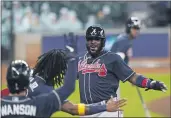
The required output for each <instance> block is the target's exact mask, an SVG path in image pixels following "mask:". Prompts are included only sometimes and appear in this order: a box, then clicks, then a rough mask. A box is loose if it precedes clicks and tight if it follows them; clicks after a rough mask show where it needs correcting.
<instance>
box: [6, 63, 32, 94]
mask: <svg viewBox="0 0 171 118" xmlns="http://www.w3.org/2000/svg"><path fill="white" fill-rule="evenodd" d="M29 77H30V68H29V67H28V64H27V63H26V62H25V61H23V60H15V61H12V63H11V64H10V65H9V67H8V69H7V77H6V79H7V84H8V89H9V91H10V93H13V94H14V93H19V92H21V91H24V90H25V89H26V88H28V86H29Z"/></svg>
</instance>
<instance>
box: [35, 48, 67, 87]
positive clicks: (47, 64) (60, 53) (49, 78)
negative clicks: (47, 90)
mask: <svg viewBox="0 0 171 118" xmlns="http://www.w3.org/2000/svg"><path fill="white" fill-rule="evenodd" d="M65 56H66V55H65V52H64V50H62V49H53V50H50V51H48V52H47V53H44V54H42V55H41V56H40V57H38V60H37V64H36V66H35V67H34V73H33V76H34V75H36V74H38V75H39V76H41V77H42V78H44V79H45V80H46V84H47V85H50V86H53V87H54V86H55V85H56V86H58V85H59V86H60V85H61V84H62V82H63V81H62V80H63V78H64V75H65V73H66V69H67V61H66V58H65Z"/></svg>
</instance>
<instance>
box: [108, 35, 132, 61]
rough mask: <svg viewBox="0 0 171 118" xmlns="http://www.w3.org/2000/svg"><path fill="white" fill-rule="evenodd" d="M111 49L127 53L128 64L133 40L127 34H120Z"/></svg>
mask: <svg viewBox="0 0 171 118" xmlns="http://www.w3.org/2000/svg"><path fill="white" fill-rule="evenodd" d="M111 51H112V52H114V53H117V52H122V53H124V54H125V59H124V61H125V63H127V64H128V62H129V57H130V55H131V54H130V53H132V40H130V39H128V35H127V34H125V33H124V34H120V35H119V36H118V37H117V39H116V41H115V43H114V44H113V46H112V48H111Z"/></svg>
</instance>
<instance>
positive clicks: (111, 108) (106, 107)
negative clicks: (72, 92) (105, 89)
mask: <svg viewBox="0 0 171 118" xmlns="http://www.w3.org/2000/svg"><path fill="white" fill-rule="evenodd" d="M125 105H126V99H121V100H118V101H114V100H113V98H111V99H110V100H109V101H108V102H107V104H102V103H101V102H99V103H93V104H73V103H71V102H69V101H68V102H66V103H65V104H63V106H62V111H64V112H67V113H69V114H71V115H80V116H84V115H92V114H96V113H100V112H103V111H108V112H115V111H120V110H121V109H120V108H121V107H123V106H125Z"/></svg>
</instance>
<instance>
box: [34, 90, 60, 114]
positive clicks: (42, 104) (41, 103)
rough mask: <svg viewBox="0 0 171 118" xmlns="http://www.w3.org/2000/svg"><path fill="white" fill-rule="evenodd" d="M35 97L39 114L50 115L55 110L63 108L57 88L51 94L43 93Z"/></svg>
mask: <svg viewBox="0 0 171 118" xmlns="http://www.w3.org/2000/svg"><path fill="white" fill-rule="evenodd" d="M33 99H35V104H36V105H37V107H38V109H39V111H38V112H37V113H38V116H41V117H45V116H46V117H48V116H51V115H52V114H53V113H54V112H56V111H59V110H61V100H60V97H59V95H58V93H57V92H56V91H55V90H53V91H52V92H51V93H49V94H42V95H39V96H37V97H35V98H33Z"/></svg>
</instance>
